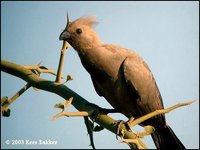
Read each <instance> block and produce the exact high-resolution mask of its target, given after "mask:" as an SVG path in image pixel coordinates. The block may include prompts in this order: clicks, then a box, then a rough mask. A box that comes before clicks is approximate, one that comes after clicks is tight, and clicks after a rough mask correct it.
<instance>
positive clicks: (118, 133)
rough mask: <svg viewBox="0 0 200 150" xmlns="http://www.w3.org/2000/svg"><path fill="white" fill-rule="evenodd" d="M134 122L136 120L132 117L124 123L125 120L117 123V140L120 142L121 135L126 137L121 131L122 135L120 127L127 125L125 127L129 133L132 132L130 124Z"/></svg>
mask: <svg viewBox="0 0 200 150" xmlns="http://www.w3.org/2000/svg"><path fill="white" fill-rule="evenodd" d="M133 120H134V118H133V117H131V118H130V119H129V120H128V121H126V122H125V121H123V120H118V121H116V122H117V124H118V125H117V132H116V139H117V140H118V136H120V135H121V134H122V135H124V133H123V132H124V131H123V130H121V133H120V126H121V125H122V124H124V125H125V127H126V129H127V130H128V131H132V130H131V126H130V125H129V124H130V122H132V121H133Z"/></svg>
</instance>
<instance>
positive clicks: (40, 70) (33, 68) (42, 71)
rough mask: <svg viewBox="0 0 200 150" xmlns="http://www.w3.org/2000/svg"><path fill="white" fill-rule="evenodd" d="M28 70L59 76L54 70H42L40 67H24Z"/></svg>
mask: <svg viewBox="0 0 200 150" xmlns="http://www.w3.org/2000/svg"><path fill="white" fill-rule="evenodd" d="M24 67H25V68H26V69H30V70H36V71H37V72H38V73H49V74H52V75H55V76H56V75H57V74H56V73H55V72H54V71H53V70H52V69H47V68H46V69H42V68H40V66H38V65H26V66H24Z"/></svg>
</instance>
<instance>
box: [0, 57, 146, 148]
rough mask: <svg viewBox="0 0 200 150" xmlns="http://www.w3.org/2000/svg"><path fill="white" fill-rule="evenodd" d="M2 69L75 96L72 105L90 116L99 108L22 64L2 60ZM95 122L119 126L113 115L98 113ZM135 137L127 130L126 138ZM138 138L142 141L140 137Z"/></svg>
mask: <svg viewBox="0 0 200 150" xmlns="http://www.w3.org/2000/svg"><path fill="white" fill-rule="evenodd" d="M1 70H2V71H4V72H6V73H9V74H11V75H14V76H16V77H19V78H21V79H23V80H25V81H26V82H28V83H29V84H30V85H31V86H33V87H36V88H38V89H41V90H44V91H48V92H52V93H55V94H57V95H59V96H61V97H62V98H64V99H65V100H66V99H69V98H71V97H73V101H72V105H73V106H74V107H75V108H76V109H77V110H79V111H85V112H87V113H88V114H89V116H90V115H92V113H93V112H94V111H95V110H96V109H97V108H99V107H98V106H97V105H95V104H92V103H89V102H88V101H87V100H86V99H84V98H83V97H81V96H80V95H78V94H77V93H75V92H74V91H72V90H71V89H69V88H68V87H67V86H65V85H63V84H58V83H56V82H54V81H49V80H46V79H43V78H41V77H38V76H37V75H36V74H34V73H33V72H32V71H31V70H28V69H26V68H25V67H23V66H21V65H18V64H15V63H12V62H9V61H6V60H1ZM95 122H96V123H98V124H99V125H100V126H102V127H104V128H106V129H108V130H109V131H111V132H113V133H115V134H116V131H117V128H118V126H117V124H116V122H115V120H114V119H112V118H111V117H109V116H107V115H105V114H98V116H97V118H96V119H95ZM124 129H126V127H125V125H122V126H120V130H124ZM134 138H136V135H135V134H134V133H133V132H131V131H128V130H127V131H126V132H125V134H124V139H134ZM138 140H139V141H140V142H141V143H142V141H141V140H140V139H138ZM129 146H130V148H132V149H136V148H137V146H136V145H135V144H134V143H130V144H129Z"/></svg>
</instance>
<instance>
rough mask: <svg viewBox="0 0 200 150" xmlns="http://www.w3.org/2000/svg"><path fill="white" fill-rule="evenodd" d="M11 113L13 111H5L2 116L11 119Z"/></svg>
mask: <svg viewBox="0 0 200 150" xmlns="http://www.w3.org/2000/svg"><path fill="white" fill-rule="evenodd" d="M10 113H11V110H10V109H9V108H8V109H7V110H5V111H3V113H2V115H3V116H4V117H9V116H10Z"/></svg>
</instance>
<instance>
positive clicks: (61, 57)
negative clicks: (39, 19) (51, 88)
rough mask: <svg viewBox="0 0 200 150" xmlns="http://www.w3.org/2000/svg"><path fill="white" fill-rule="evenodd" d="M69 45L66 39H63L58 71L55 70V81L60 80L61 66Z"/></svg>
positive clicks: (58, 81)
mask: <svg viewBox="0 0 200 150" xmlns="http://www.w3.org/2000/svg"><path fill="white" fill-rule="evenodd" d="M68 47H69V44H68V42H67V41H63V45H62V49H61V53H60V60H59V65H58V71H57V76H56V81H55V82H57V83H60V82H61V74H62V68H63V64H64V56H65V52H66V50H67V48H68Z"/></svg>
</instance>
